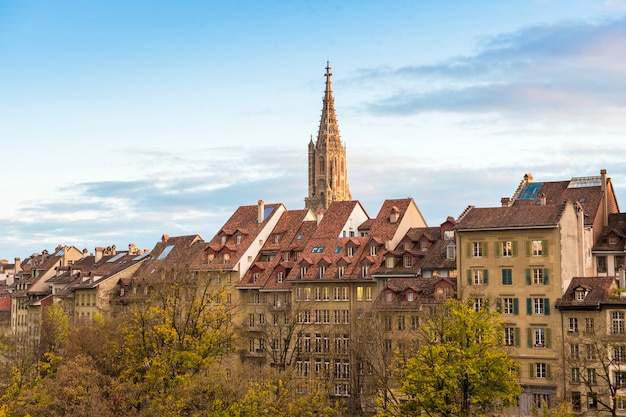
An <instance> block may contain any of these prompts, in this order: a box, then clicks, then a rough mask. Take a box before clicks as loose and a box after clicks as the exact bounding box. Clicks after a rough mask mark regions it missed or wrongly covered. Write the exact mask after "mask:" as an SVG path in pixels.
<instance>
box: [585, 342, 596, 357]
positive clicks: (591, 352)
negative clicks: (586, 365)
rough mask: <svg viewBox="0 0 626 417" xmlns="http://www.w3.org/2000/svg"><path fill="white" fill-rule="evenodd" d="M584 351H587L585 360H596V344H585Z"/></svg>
mask: <svg viewBox="0 0 626 417" xmlns="http://www.w3.org/2000/svg"><path fill="white" fill-rule="evenodd" d="M586 351H587V360H588V361H595V360H596V346H595V345H592V344H587V346H586Z"/></svg>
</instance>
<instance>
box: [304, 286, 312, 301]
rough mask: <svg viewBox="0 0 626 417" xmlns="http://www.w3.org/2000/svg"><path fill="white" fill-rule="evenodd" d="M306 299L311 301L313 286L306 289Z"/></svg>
mask: <svg viewBox="0 0 626 417" xmlns="http://www.w3.org/2000/svg"><path fill="white" fill-rule="evenodd" d="M304 301H311V288H309V287H306V288H305V289H304Z"/></svg>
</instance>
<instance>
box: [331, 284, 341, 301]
mask: <svg viewBox="0 0 626 417" xmlns="http://www.w3.org/2000/svg"><path fill="white" fill-rule="evenodd" d="M339 291H340V289H339V287H334V288H333V300H334V301H339V300H341V296H340V295H339Z"/></svg>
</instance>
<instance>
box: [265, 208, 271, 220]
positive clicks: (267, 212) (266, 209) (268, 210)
mask: <svg viewBox="0 0 626 417" xmlns="http://www.w3.org/2000/svg"><path fill="white" fill-rule="evenodd" d="M273 211H274V207H265V210H264V212H263V220H266V219H267V218H268V217H269V216H270V214H272V212H273Z"/></svg>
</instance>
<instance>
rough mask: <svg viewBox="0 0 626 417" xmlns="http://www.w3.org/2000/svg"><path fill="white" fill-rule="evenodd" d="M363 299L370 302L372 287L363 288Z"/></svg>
mask: <svg viewBox="0 0 626 417" xmlns="http://www.w3.org/2000/svg"><path fill="white" fill-rule="evenodd" d="M365 299H366V300H367V301H372V287H365Z"/></svg>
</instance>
